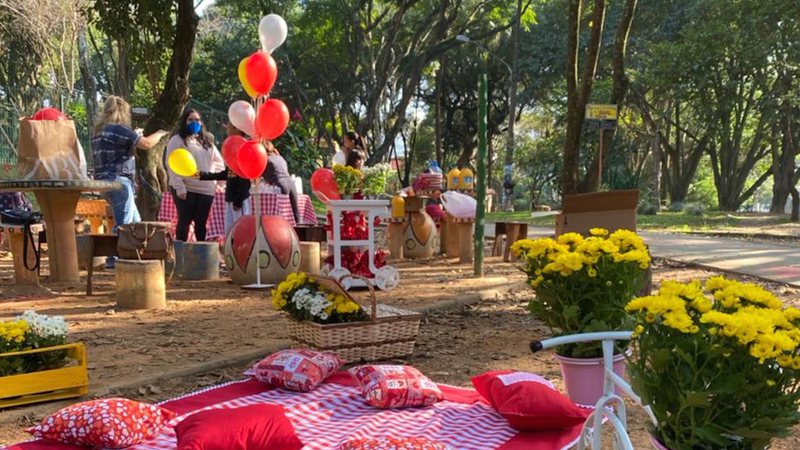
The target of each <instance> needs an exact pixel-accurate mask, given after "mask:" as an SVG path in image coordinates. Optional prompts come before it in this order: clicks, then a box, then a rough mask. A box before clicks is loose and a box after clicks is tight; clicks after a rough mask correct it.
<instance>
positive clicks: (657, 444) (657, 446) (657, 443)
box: [650, 434, 669, 450]
mask: <svg viewBox="0 0 800 450" xmlns="http://www.w3.org/2000/svg"><path fill="white" fill-rule="evenodd" d="M650 443H651V444H653V448H655V449H656V450H669V448H667V447H665V446H664V444H662V443H661V441H659V440H658V438H657V437H655V436H653V435H652V434H650Z"/></svg>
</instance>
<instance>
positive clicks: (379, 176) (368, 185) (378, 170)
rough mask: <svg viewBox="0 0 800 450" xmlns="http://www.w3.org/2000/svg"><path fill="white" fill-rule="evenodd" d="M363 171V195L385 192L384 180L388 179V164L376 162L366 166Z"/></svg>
mask: <svg viewBox="0 0 800 450" xmlns="http://www.w3.org/2000/svg"><path fill="white" fill-rule="evenodd" d="M363 172H364V187H363V188H362V192H363V193H364V195H378V194H383V193H385V192H386V182H387V181H388V180H389V173H390V168H389V165H388V164H376V165H374V166H372V167H367V168H365V169H364V170H363Z"/></svg>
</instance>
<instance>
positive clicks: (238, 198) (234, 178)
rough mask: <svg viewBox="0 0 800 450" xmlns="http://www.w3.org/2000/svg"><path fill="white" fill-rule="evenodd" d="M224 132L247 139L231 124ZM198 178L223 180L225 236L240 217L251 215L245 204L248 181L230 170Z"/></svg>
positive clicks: (247, 194)
mask: <svg viewBox="0 0 800 450" xmlns="http://www.w3.org/2000/svg"><path fill="white" fill-rule="evenodd" d="M226 131H227V132H228V136H229V137H230V136H243V137H247V135H246V134H244V131H242V130H240V129H238V128H236V127H235V126H233V125H232V124H231V123H228V126H227V130H226ZM199 178H200V179H201V180H225V235H226V236H227V234H228V232H229V231H231V228H233V225H234V224H235V223H236V221H237V220H239V218H240V217H242V216H249V215H250V214H252V213H251V212H250V209H251V208H250V203H249V202H247V199H248V198H250V180H247V179H245V178H241V177H239V176H238V175H236V174H235V173H234V172H233V171H232V170H231V169H230V168H226V169H225V170H223V171H221V172H200V173H199Z"/></svg>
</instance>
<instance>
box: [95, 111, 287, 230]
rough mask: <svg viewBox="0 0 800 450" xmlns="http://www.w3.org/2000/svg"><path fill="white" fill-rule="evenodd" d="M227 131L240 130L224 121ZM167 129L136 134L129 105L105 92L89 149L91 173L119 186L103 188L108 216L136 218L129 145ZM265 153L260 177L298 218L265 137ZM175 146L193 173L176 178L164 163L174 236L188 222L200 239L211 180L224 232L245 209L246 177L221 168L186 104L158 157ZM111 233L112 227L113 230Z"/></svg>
mask: <svg viewBox="0 0 800 450" xmlns="http://www.w3.org/2000/svg"><path fill="white" fill-rule="evenodd" d="M227 132H228V135H229V136H231V135H241V136H244V137H246V136H245V134H244V133H243V132H242V131H241V130H239V129H237V128H236V127H234V126H232V125H231V124H228V127H227ZM167 134H169V132H167V131H165V130H159V131H156V132H155V133H152V134H150V135H148V136H142V135H141V134H140V133H139V132H137V131H135V130H133V128H132V126H131V108H130V105H129V104H128V103H127V102H126V101H125V100H124V99H122V98H120V97H117V96H110V97H109V98H108V99H107V100H106V102H105V104H104V105H103V111H102V112H101V113H100V115H99V117H98V119H97V121H96V123H95V127H94V135H93V136H92V153H93V155H94V169H95V170H94V178H95V179H97V180H108V181H116V182H118V183H119V184H120V185H121V186H122V187H121V189H117V190H113V191H109V192H107V193H106V194H105V198H106V200H107V201H108V202H109V204H110V205H111V207H112V209H113V211H114V221H115V222H116V223H117V224H126V223H132V222H138V221H141V217H140V215H139V211H138V209H137V208H136V203H135V202H134V191H135V185H136V177H135V174H136V166H135V160H134V152H135V150H136V149H137V148H138V149H141V150H145V151H149V150H152V149H154V148H156V144H157V143H158V142H159V141H160V140H161V139H162V138H163V137H164V136H166V135H167ZM265 147H266V149H267V154H268V156H269V160H268V164H267V169H266V171H265V172H264V174H263V178H264V179H265V181H266V182H268V183H270V184H274V185H276V186H279V187H280V189H281V192H282V193H283V194H288V195H289V199H290V201H291V204H292V211H293V213H294V217H295V221H296V222H298V223H299V217H298V211H297V192H296V190H295V187H294V183H293V181H292V179H291V175H290V174H289V168H288V164H287V163H286V160H285V159H284V158H283V157H281V155H280V153H279V152H278V150H277V148H275V146H274V145H273V144H272V143H271V142H269V141H267V142H265ZM179 148H185V149H186V150H188V151H189V152H190V153H191V154H192V156H193V157H194V159H195V161H196V163H197V167H198V173H196V174H195V175H194V176H190V177H182V176H180V175H178V174H176V173H174V172H173V171H172V170H171V169H169V168H168V167H167V171H168V173H169V187H170V195H172V196H173V199H174V201H175V206H176V208H177V210H178V224H177V226H176V229H175V239H177V240H179V241H185V240H187V239H188V236H189V226H190V225H191V224H192V223H194V232H195V237H196V238H197V240H198V241H203V240H205V238H206V222H207V221H208V216H209V213H210V211H211V204H212V203H213V200H214V195H215V194H216V192H217V183H218V182H219V181H221V180H224V181H225V203H226V211H225V232H226V233H227V232H228V231H229V229H230V228H231V227H232V226H233V224H234V223H235V222H236V220H238V218H239V217H241V216H242V215H246V214H250V205H249V203H248V202H247V201H246V200H247V199H248V197H250V180H245V179H242V178H239V177H238V176H236V175H235V174H234V173H233V171H231V170H229V169H226V167H225V162H224V161H223V159H222V155H221V154H220V152H219V150H218V149H217V146H216V145H215V143H214V137H213V136H212V135H211V134H210V133H209V132H208V131H207V130H206V127H205V125H204V124H203V119H202V117H201V115H200V113H199V112H198V111H196V110H194V109H187V110H186V111H185V112H184V113H183V115H182V116H181V118H180V121H179V122H178V127H177V130H176V131H175V132H174V133H173V134H172V137H170V139H169V141H168V142H167V147H166V151H165V154H164V160H165V161H167V160H168V158H169V154H170V153H172V152H173V151H174V150H176V149H179ZM114 232H116V229H115V230H114Z"/></svg>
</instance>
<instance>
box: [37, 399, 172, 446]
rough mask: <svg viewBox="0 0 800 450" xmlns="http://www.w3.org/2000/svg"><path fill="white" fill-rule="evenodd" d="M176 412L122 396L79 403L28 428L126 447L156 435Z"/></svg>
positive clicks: (67, 439) (54, 437)
mask: <svg viewBox="0 0 800 450" xmlns="http://www.w3.org/2000/svg"><path fill="white" fill-rule="evenodd" d="M174 417H175V413H174V412H172V411H170V410H168V409H164V408H161V407H159V406H156V405H150V404H147V403H140V402H136V401H133V400H128V399H124V398H109V399H102V400H93V401H89V402H83V403H78V404H75V405H72V406H68V407H66V408H64V409H61V410H59V411H57V412H56V413H55V414H53V415H52V416H50V417H48V418H46V419H44V420H42V422H41V423H40V424H39V425H36V426H35V427H32V428H29V429H28V430H27V431H28V432H29V433H31V434H32V435H34V436H36V437H37V438H42V439H46V440H50V441H56V442H60V443H63V444H73V445H87V446H94V447H104V448H125V447H129V446H131V445H135V444H138V443H139V442H142V441H145V440H147V439H150V438H152V437H153V436H156V435H157V434H159V433H160V432H161V429H162V428H163V427H164V425H166V424H167V422H169V421H170V420H171V419H172V418H174Z"/></svg>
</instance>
